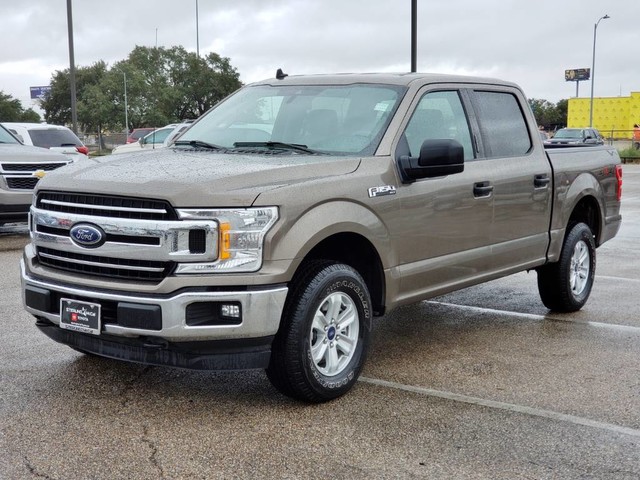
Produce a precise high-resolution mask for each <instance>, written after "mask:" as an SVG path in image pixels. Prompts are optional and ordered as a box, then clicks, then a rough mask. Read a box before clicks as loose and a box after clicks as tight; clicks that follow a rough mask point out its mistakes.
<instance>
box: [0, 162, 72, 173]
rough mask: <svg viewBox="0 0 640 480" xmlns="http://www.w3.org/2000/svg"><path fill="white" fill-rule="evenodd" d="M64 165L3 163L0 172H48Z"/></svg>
mask: <svg viewBox="0 0 640 480" xmlns="http://www.w3.org/2000/svg"><path fill="white" fill-rule="evenodd" d="M66 164H67V162H64V163H3V164H2V170H3V171H5V172H35V171H36V170H44V171H45V172H50V171H51V170H55V169H56V168H60V167H64V166H65V165H66Z"/></svg>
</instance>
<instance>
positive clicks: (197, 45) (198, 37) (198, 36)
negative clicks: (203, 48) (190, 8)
mask: <svg viewBox="0 0 640 480" xmlns="http://www.w3.org/2000/svg"><path fill="white" fill-rule="evenodd" d="M199 29H200V27H199V26H198V0H196V55H198V57H200V32H199Z"/></svg>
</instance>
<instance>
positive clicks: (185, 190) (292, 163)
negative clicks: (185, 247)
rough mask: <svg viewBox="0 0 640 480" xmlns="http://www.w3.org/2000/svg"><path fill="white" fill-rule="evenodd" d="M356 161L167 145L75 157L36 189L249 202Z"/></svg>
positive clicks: (178, 201) (188, 203)
mask: <svg viewBox="0 0 640 480" xmlns="http://www.w3.org/2000/svg"><path fill="white" fill-rule="evenodd" d="M359 164H360V158H359V157H335V156H325V155H300V154H297V153H292V154H286V155H267V154H257V155H236V154H233V153H220V152H215V151H202V150H188V149H172V148H166V149H160V150H155V151H150V152H141V153H135V154H126V155H116V156H105V157H97V158H93V159H89V160H83V161H80V162H76V163H74V164H72V165H69V166H66V167H64V168H61V169H59V170H56V171H54V172H52V173H50V174H48V175H47V176H46V177H44V178H43V179H42V180H41V181H40V182H38V186H37V190H38V191H39V190H56V191H66V192H76V193H92V194H104V195H122V196H130V197H143V198H155V199H164V200H167V201H169V202H170V203H171V204H172V205H174V206H176V207H182V208H186V207H240V206H242V207H247V206H250V205H251V204H252V203H253V202H254V201H255V199H256V198H257V196H258V195H259V194H260V193H263V192H265V191H268V190H271V189H274V188H279V187H282V186H285V185H291V184H293V183H303V182H306V181H309V180H310V179H317V178H326V177H334V176H336V177H337V176H341V175H346V174H348V173H351V172H353V171H355V170H356V169H357V168H358V165H359Z"/></svg>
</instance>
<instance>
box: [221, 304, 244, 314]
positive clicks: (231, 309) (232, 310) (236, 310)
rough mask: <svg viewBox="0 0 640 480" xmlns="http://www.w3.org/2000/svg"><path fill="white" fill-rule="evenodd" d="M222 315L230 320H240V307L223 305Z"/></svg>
mask: <svg viewBox="0 0 640 480" xmlns="http://www.w3.org/2000/svg"><path fill="white" fill-rule="evenodd" d="M220 314H221V315H222V316H223V317H228V318H240V305H237V304H233V303H223V304H222V305H220Z"/></svg>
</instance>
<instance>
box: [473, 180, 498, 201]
mask: <svg viewBox="0 0 640 480" xmlns="http://www.w3.org/2000/svg"><path fill="white" fill-rule="evenodd" d="M491 192H493V185H491V183H490V182H476V183H474V184H473V196H474V197H476V198H482V197H489V196H491Z"/></svg>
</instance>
